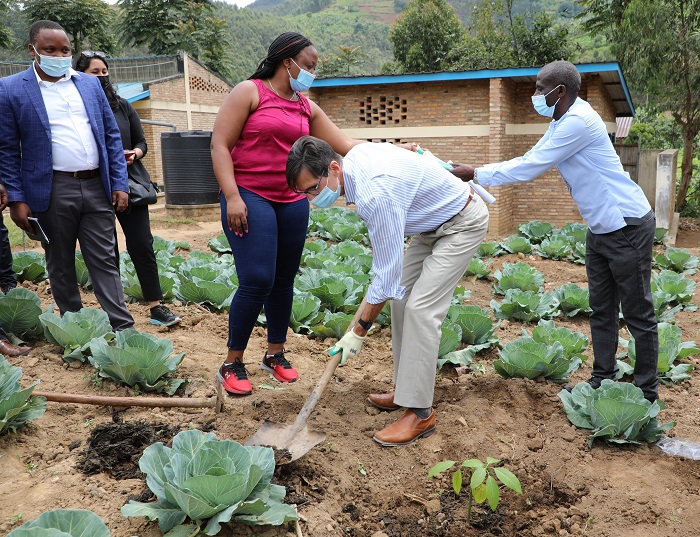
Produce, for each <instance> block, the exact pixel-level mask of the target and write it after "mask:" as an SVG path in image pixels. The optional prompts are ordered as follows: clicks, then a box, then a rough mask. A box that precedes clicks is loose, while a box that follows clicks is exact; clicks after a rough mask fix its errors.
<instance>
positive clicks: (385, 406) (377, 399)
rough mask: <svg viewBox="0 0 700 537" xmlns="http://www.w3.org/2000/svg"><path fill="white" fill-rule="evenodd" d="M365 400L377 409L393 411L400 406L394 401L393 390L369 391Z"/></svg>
mask: <svg viewBox="0 0 700 537" xmlns="http://www.w3.org/2000/svg"><path fill="white" fill-rule="evenodd" d="M367 401H368V402H369V404H370V405H372V406H374V407H377V408H378V409H379V410H388V411H389V412H393V411H394V410H398V409H399V408H401V407H400V406H399V405H397V404H396V403H394V392H389V393H370V394H369V395H368V396H367Z"/></svg>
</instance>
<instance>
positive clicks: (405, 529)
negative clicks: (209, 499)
mask: <svg viewBox="0 0 700 537" xmlns="http://www.w3.org/2000/svg"><path fill="white" fill-rule="evenodd" d="M154 227H157V228H158V229H157V230H156V231H155V234H157V235H159V236H162V237H164V238H166V239H171V240H186V241H188V242H190V244H191V245H192V247H193V248H194V249H200V250H207V249H208V248H207V241H208V239H210V238H212V237H214V236H216V235H217V234H218V233H219V232H220V227H219V224H218V223H200V224H198V225H190V226H187V227H186V228H182V226H177V227H179V228H180V229H171V228H169V227H167V226H166V225H165V224H159V225H157V226H154ZM682 233H683V231H681V234H682ZM679 239H682V236H679ZM686 247H687V246H686ZM689 249H690V251H691V253H693V254H694V255H700V248H698V245H696V246H695V247H691V248H689ZM517 261H525V262H527V263H528V264H530V265H531V266H533V267H535V268H537V269H538V270H539V271H541V272H542V273H543V274H544V275H545V284H544V289H545V290H552V289H554V288H558V287H560V286H561V285H562V284H564V283H569V282H575V283H578V284H579V285H582V286H585V285H586V277H585V269H584V267H583V266H582V265H579V264H574V263H570V262H566V261H553V260H547V259H541V258H539V257H538V256H536V255H535V256H523V255H520V256H518V255H516V254H508V255H505V256H501V257H498V258H495V259H494V262H493V265H492V266H491V268H492V270H496V269H499V268H501V267H502V265H503V263H506V262H507V263H514V262H517ZM689 277H690V278H691V279H693V280H694V281H695V282H696V283H700V275H699V274H695V275H692V276H689ZM462 285H464V286H465V287H466V288H467V289H468V290H470V291H471V292H472V295H471V298H469V299H467V301H466V303H469V304H476V305H479V306H481V307H483V308H488V307H489V302H490V301H491V300H492V299H494V298H498V300H499V301H500V299H501V297H495V296H494V294H493V293H492V283H491V281H489V280H476V281H468V280H464V281H463V282H462ZM25 286H26V287H28V288H30V289H32V290H34V291H36V292H37V293H38V294H39V296H40V298H41V299H42V304H43V305H47V304H48V303H49V302H50V300H51V297H50V294H48V292H47V286H46V285H45V283H39V284H26V285H25ZM83 300H84V305H85V306H88V307H97V304H96V301H95V297H94V295H93V294H91V293H84V294H83ZM693 302H694V303H698V302H700V299H699V298H698V297H697V293H696V296H695V297H693ZM128 307H129V310H130V311H131V312H132V314H133V315H134V318H135V319H136V323H137V325H136V328H137V329H138V330H141V331H144V332H150V333H153V334H156V335H158V336H159V337H167V338H169V339H171V340H172V341H173V345H174V348H175V352H186V356H185V358H184V360H183V361H182V363H181V365H180V367H179V368H178V371H177V376H178V377H179V378H186V379H188V380H189V381H190V382H189V383H188V385H187V387H186V389H185V390H186V395H187V396H192V397H211V396H213V395H214V388H213V378H214V374H215V372H216V370H217V368H218V367H219V365H220V363H221V361H222V359H223V357H224V354H225V349H226V338H227V321H228V316H227V314H225V313H224V314H221V313H215V312H211V311H210V310H208V309H206V308H204V307H202V306H196V305H183V304H181V303H178V302H175V303H174V304H173V305H172V306H171V309H173V310H174V311H175V312H176V313H178V314H179V315H180V316H181V317H182V318H183V322H182V324H181V326H180V327H178V328H174V329H172V330H168V329H163V328H157V327H154V326H153V325H151V324H150V323H149V322H148V309H147V307H146V306H145V305H143V304H130V305H129V306H128ZM555 323H556V324H557V326H566V327H568V328H570V329H571V330H574V331H578V332H582V333H584V334H586V335H588V336H589V337H590V330H589V328H588V320H587V317H585V316H577V317H574V318H562V317H558V318H556V319H555ZM676 324H677V325H678V326H680V327H681V329H682V332H683V340H684V341H687V340H696V341H697V340H700V331H699V330H700V320H699V316H698V315H697V313H693V312H687V311H681V312H679V313H678V314H677V315H676ZM523 326H524V325H522V324H521V323H519V322H515V321H504V322H502V324H501V325H500V327H499V328H498V329H497V331H496V335H497V336H498V339H499V340H500V341H501V343H506V342H508V341H513V340H515V339H518V338H519V337H521V336H522V327H523ZM528 329H529V330H530V329H531V326H530V327H528ZM333 341H334V340H330V339H329V340H326V341H323V340H319V339H315V338H309V337H308V336H305V335H297V334H295V333H293V332H292V331H291V330H290V332H289V337H288V342H287V351H288V358H289V360H290V361H291V362H292V364H293V365H294V366H295V367H296V368H297V369H298V371H299V372H300V377H301V378H300V380H299V381H298V382H295V383H292V384H286V385H281V384H278V383H276V382H275V381H274V380H271V378H270V376H269V375H268V374H267V373H266V372H265V371H263V370H261V369H260V368H259V365H258V363H259V359H260V357H261V356H262V354H263V352H264V349H265V331H264V330H263V329H262V328H256V329H255V330H254V333H253V337H252V339H251V342H250V344H249V347H248V352H247V354H246V360H247V362H249V363H250V365H249V366H248V371H249V373H250V378H251V382H252V384H253V387H254V392H253V395H251V396H248V397H243V398H234V397H228V398H227V400H226V404H225V410H224V412H223V413H221V414H219V415H215V414H214V412H213V410H212V409H202V410H200V409H163V408H155V409H138V408H128V409H126V410H124V409H110V408H105V407H93V406H81V405H75V404H63V403H51V402H50V403H48V406H47V411H46V413H45V415H44V416H43V417H42V418H40V419H39V420H36V421H34V422H32V424H30V425H29V426H27V427H25V428H24V429H22V430H20V432H18V433H17V434H10V435H6V436H4V437H2V438H0V452H1V455H2V464H1V465H0V533H2V534H3V535H4V534H5V533H6V532H7V531H9V530H11V529H12V528H14V527H17V526H19V525H20V524H22V523H23V522H25V521H27V520H29V519H35V518H37V516H38V515H39V514H41V513H42V512H44V511H48V510H51V509H58V508H69V509H90V510H92V511H94V512H95V513H96V514H98V515H99V516H100V517H101V518H102V520H103V521H104V522H105V523H106V524H107V526H108V527H109V529H110V531H111V535H112V537H130V536H134V535H138V536H140V537H155V536H160V535H161V533H160V531H159V530H158V527H157V524H156V523H151V522H148V521H146V520H145V519H139V518H132V519H126V518H124V517H123V516H122V515H121V514H120V508H121V507H122V505H123V504H124V503H125V502H126V501H127V500H128V499H133V498H136V497H140V498H141V499H142V500H145V499H146V498H147V497H148V494H147V489H146V485H145V481H144V479H143V477H142V476H140V475H138V474H137V473H135V472H134V473H131V474H129V473H128V472H125V468H122V467H120V468H119V472H118V474H119V475H114V472H111V473H110V471H108V470H109V468H108V467H104V468H102V471H99V472H98V473H94V472H93V470H94V469H95V466H94V464H93V465H90V467H91V468H92V470H90V471H87V473H85V472H84V470H85V468H84V467H83V466H84V461H85V456H86V450H87V449H88V444H89V439H90V437H91V435H92V434H93V433H94V431H95V430H96V428H97V427H102V426H105V425H107V424H112V423H114V422H115V420H116V421H117V422H118V423H119V424H120V427H138V425H137V424H141V425H142V426H143V425H144V424H146V425H147V426H148V427H147V429H148V431H150V432H149V433H148V434H151V435H155V436H158V434H161V432H162V431H163V429H166V428H167V429H168V432H169V433H170V434H172V433H174V432H176V431H177V430H184V429H189V428H199V429H202V430H206V431H211V432H214V433H215V434H216V435H217V437H218V438H219V439H232V440H237V441H240V442H244V441H245V439H247V438H248V437H249V436H250V435H252V434H253V433H254V432H255V431H256V430H257V429H258V428H259V427H260V426H261V425H262V423H263V421H264V420H265V419H272V420H275V421H280V422H283V423H292V422H293V420H294V418H295V417H296V414H297V412H298V411H299V410H300V409H301V407H302V405H303V404H304V402H305V400H306V398H307V396H308V395H309V393H310V392H311V390H312V389H313V387H314V385H315V383H316V381H317V380H318V378H319V377H320V375H321V373H322V372H323V369H324V366H325V362H326V359H327V352H326V351H327V348H328V347H329V346H330V345H331V344H332V343H333ZM585 354H586V355H587V356H588V357H589V359H588V360H587V361H586V362H585V363H584V364H583V366H582V367H581V369H579V370H578V371H577V372H575V373H574V376H573V380H574V381H581V380H585V379H587V378H588V377H589V376H590V369H591V362H592V358H590V357H591V356H592V350H591V348H590V346H589V347H588V349H587V350H586V352H585ZM497 358H498V353H497V351H496V350H493V349H492V350H489V351H485V352H484V353H480V354H479V355H477V357H476V362H479V363H482V364H484V365H485V367H484V368H483V372H479V370H478V369H477V370H476V371H475V372H468V373H467V374H463V375H457V374H456V373H455V372H454V370H453V369H450V368H445V369H443V370H441V371H440V372H439V374H438V379H437V382H436V390H435V409H436V412H437V420H438V425H437V432H436V434H434V435H432V436H430V437H429V438H426V439H423V440H420V441H419V442H417V443H414V444H412V445H409V446H405V447H400V448H382V447H380V446H378V445H377V444H375V443H374V442H373V441H372V435H373V434H374V432H375V431H377V430H378V429H381V428H383V427H384V426H385V425H386V424H388V423H390V422H391V421H393V420H394V419H396V418H397V417H398V415H397V414H389V413H384V412H380V411H378V410H376V409H374V408H373V407H370V406H368V405H367V404H366V402H365V399H366V396H367V394H368V393H371V392H383V391H387V390H389V389H391V384H390V381H391V374H392V361H391V335H390V329H389V328H384V329H382V330H379V331H378V332H376V333H374V334H373V335H371V336H370V337H369V338H368V339H367V341H366V344H365V347H364V349H363V351H362V353H361V354H360V356H359V357H358V358H355V359H352V360H350V361H349V363H348V364H347V365H346V366H344V367H342V368H339V369H338V370H337V372H336V375H335V377H334V379H333V380H332V381H331V383H330V384H329V386H328V388H327V389H326V391H325V393H324V395H323V397H322V399H321V401H320V403H319V405H318V407H317V409H316V411H315V413H314V414H313V416H312V418H311V424H310V425H311V426H313V427H314V428H316V429H319V430H322V431H324V432H326V433H327V435H328V436H327V439H326V441H324V442H323V443H322V444H320V445H319V446H318V447H316V448H315V449H313V450H312V451H311V452H309V453H308V454H307V455H305V456H304V457H302V458H301V459H299V460H298V461H295V462H294V463H291V464H288V465H285V466H282V467H279V468H278V469H277V471H276V476H275V480H276V482H277V483H279V484H282V485H284V486H286V487H287V495H288V501H290V502H292V503H296V504H297V505H298V508H299V513H300V515H301V516H302V517H303V518H302V521H301V523H300V528H301V531H302V532H303V535H305V536H317V537H322V536H341V535H350V536H358V537H359V536H376V537H381V536H383V535H386V536H390V537H392V536H406V537H410V536H416V537H418V536H421V537H422V536H445V537H446V536H477V535H479V536H487V535H493V536H497V535H503V536H518V537H520V536H540V535H596V536H600V537H606V536H607V537H627V536H629V537H632V536H634V537H640V536H644V537H647V536H659V537H662V536H671V535H688V536H690V535H696V534H697V533H698V531H699V530H698V528H700V510H698V505H700V461H692V460H686V459H683V458H676V457H669V456H667V455H665V454H664V453H663V452H661V450H660V449H658V448H657V447H655V446H654V445H647V444H644V445H641V446H622V447H611V446H608V445H606V444H605V443H603V442H598V441H597V442H596V443H595V444H594V445H593V447H592V448H591V449H589V448H588V434H587V431H585V430H582V429H577V428H575V427H574V426H573V425H571V423H570V422H569V420H568V419H567V417H566V415H565V413H564V410H563V407H562V404H561V401H560V400H559V398H558V397H557V393H558V392H559V391H560V390H561V386H560V385H557V384H555V383H552V382H549V381H541V380H526V379H509V380H506V379H503V378H501V377H500V376H499V375H497V374H496V373H495V372H494V371H493V368H492V367H491V363H492V362H493V361H494V360H495V359H497ZM9 361H10V363H11V364H13V365H15V366H20V367H21V368H22V370H23V377H22V384H23V385H27V384H29V383H30V382H33V381H35V380H41V384H40V385H39V387H38V388H37V389H39V390H45V391H57V392H70V393H81V394H96V395H112V396H113V395H124V396H127V395H129V396H132V395H134V392H133V390H132V389H130V388H127V387H120V386H117V385H115V384H114V383H113V382H111V381H108V380H105V381H103V382H99V380H98V379H96V377H95V374H94V372H95V370H94V369H93V368H92V366H90V365H89V364H80V363H79V362H76V363H73V364H71V365H68V364H65V363H64V362H63V359H62V357H61V353H60V351H59V349H58V348H57V347H54V346H52V345H51V344H49V343H48V342H47V341H46V340H40V341H38V342H37V343H36V347H35V349H34V350H33V351H32V352H31V353H30V354H29V356H25V357H19V358H10V359H9ZM685 361H686V363H693V364H694V365H695V367H698V365H699V364H700V360H699V359H698V357H697V356H694V357H691V358H690V359H687V360H685ZM691 375H692V378H691V379H690V380H688V381H685V382H682V383H681V384H679V385H676V386H670V387H669V386H661V387H660V393H659V395H660V398H661V399H662V400H663V401H664V402H665V403H666V409H665V410H663V411H662V413H661V415H660V422H661V423H666V422H670V421H675V422H677V425H676V427H675V428H674V429H673V431H672V433H671V434H672V435H673V436H678V437H681V438H687V439H690V440H694V441H696V442H700V405H698V397H699V396H700V373H699V372H697V371H693V372H692V373H691ZM78 443H79V444H78ZM135 444H136V442H132V443H130V445H129V449H131V448H134V447H136V448H138V446H135ZM115 449H119V448H116V447H115ZM486 457H496V458H499V459H501V460H502V461H503V462H504V465H505V466H506V467H507V468H509V469H510V470H512V471H513V472H514V473H515V474H516V475H517V477H518V478H519V479H520V482H521V484H522V488H523V494H522V495H518V494H516V493H514V492H511V491H504V492H503V494H502V499H501V503H500V505H499V507H498V509H497V511H496V512H494V513H492V512H491V511H490V510H488V509H487V508H486V509H485V508H484V507H483V506H478V507H477V508H476V509H475V511H474V513H473V514H472V521H471V524H468V523H467V521H466V495H465V494H464V493H462V494H461V495H459V496H455V494H454V493H453V492H452V491H451V483H450V480H449V475H447V474H444V475H443V476H442V477H439V478H433V479H427V477H426V476H427V474H428V471H429V470H430V468H432V467H433V465H435V464H436V463H438V462H440V461H443V460H446V459H451V460H457V461H462V460H465V459H469V458H480V459H485V458H486ZM127 458H128V459H129V460H132V462H133V460H134V459H135V460H138V457H137V456H136V455H135V454H134V453H128V457H127ZM111 464H112V466H114V464H115V463H114V462H113V463H111ZM117 464H118V465H119V464H122V465H123V464H125V462H124V461H123V460H122V461H117ZM81 465H83V466H81ZM81 467H83V470H81ZM294 534H295V530H294V527H293V526H287V525H285V526H284V527H280V528H270V527H260V528H257V527H256V528H249V527H247V526H242V525H226V526H225V527H224V529H223V531H222V532H221V533H220V534H219V535H222V536H226V535H235V536H238V535H266V536H268V537H273V536H286V535H294Z"/></svg>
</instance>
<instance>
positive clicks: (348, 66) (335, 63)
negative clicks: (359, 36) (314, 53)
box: [318, 45, 367, 76]
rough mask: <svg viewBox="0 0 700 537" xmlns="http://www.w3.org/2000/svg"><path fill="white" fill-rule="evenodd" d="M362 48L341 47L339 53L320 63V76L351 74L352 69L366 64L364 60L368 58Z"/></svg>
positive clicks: (323, 59)
mask: <svg viewBox="0 0 700 537" xmlns="http://www.w3.org/2000/svg"><path fill="white" fill-rule="evenodd" d="M360 48H361V47H359V46H356V47H353V46H347V47H346V46H343V45H340V46H339V47H338V52H336V53H335V54H331V55H330V56H328V57H325V58H322V59H321V61H319V69H318V71H319V75H321V76H343V75H349V74H351V72H352V68H353V67H357V66H360V65H362V64H364V61H365V60H364V59H365V57H366V56H367V55H366V54H365V53H364V52H362V51H361V50H360Z"/></svg>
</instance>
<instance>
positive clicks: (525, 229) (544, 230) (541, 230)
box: [517, 220, 554, 244]
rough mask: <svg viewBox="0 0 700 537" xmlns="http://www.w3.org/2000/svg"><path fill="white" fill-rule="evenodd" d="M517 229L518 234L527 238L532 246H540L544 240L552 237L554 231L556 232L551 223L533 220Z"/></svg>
mask: <svg viewBox="0 0 700 537" xmlns="http://www.w3.org/2000/svg"><path fill="white" fill-rule="evenodd" d="M517 229H518V233H520V234H521V235H522V236H524V237H527V239H528V240H529V241H530V242H531V243H532V244H540V243H541V242H542V241H543V240H545V239H546V238H548V237H549V236H551V234H552V231H554V226H553V225H552V224H550V223H549V222H540V221H539V220H532V221H530V222H525V223H523V224H520V225H519V226H518V228H517Z"/></svg>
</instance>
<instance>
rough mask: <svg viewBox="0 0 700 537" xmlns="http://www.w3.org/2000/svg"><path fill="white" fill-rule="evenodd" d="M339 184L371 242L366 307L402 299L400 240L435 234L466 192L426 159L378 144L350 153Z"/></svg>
mask: <svg viewBox="0 0 700 537" xmlns="http://www.w3.org/2000/svg"><path fill="white" fill-rule="evenodd" d="M343 183H344V186H345V197H346V199H347V202H348V203H354V204H355V205H356V206H357V214H358V216H359V217H360V218H362V220H364V221H365V222H366V224H367V231H368V233H369V239H370V242H371V243H372V250H373V252H372V255H373V259H372V270H373V272H374V274H375V277H374V279H373V280H372V283H371V284H370V286H369V289H368V290H367V302H368V303H370V304H380V303H381V302H384V301H385V300H390V299H395V300H401V299H402V298H403V296H404V294H405V293H406V288H405V287H403V286H401V269H402V266H403V252H404V236H410V235H417V234H419V233H425V232H428V231H433V230H434V229H436V228H438V227H440V226H441V225H442V224H444V223H445V222H446V221H447V220H449V219H450V218H452V217H453V216H455V215H456V214H457V213H458V212H459V211H460V210H462V208H463V207H464V205H465V203H467V199H469V187H468V185H467V184H466V183H463V182H462V181H461V180H460V179H457V178H456V177H455V176H454V175H452V174H451V173H450V172H448V171H446V170H445V169H444V168H443V167H442V166H440V165H439V164H437V163H436V162H435V161H434V160H432V159H429V158H428V157H424V156H422V155H419V154H418V153H414V152H412V151H408V150H406V149H402V148H400V147H396V146H394V145H391V144H377V143H366V144H359V145H356V146H355V147H353V148H352V149H351V150H350V151H349V152H348V154H347V155H346V157H345V158H344V159H343Z"/></svg>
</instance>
